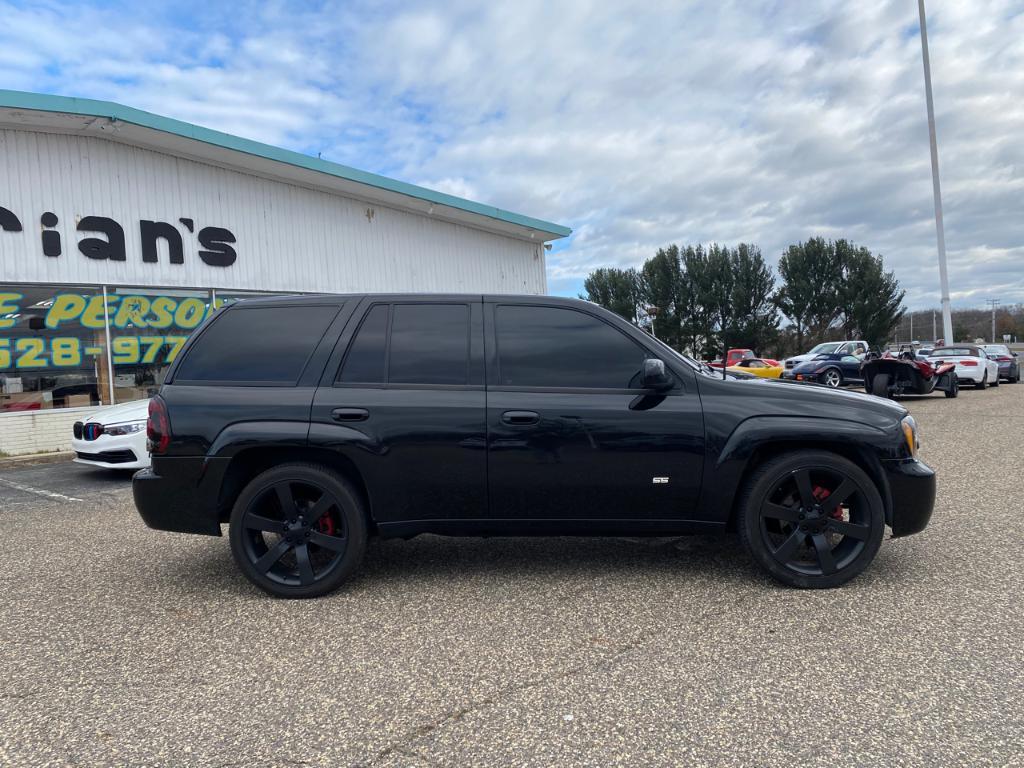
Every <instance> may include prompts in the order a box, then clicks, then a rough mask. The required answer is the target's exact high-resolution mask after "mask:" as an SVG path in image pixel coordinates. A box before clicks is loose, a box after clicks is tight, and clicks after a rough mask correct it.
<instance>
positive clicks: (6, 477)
mask: <svg viewBox="0 0 1024 768" xmlns="http://www.w3.org/2000/svg"><path fill="white" fill-rule="evenodd" d="M904 402H905V403H906V404H907V405H908V406H909V408H910V409H911V411H912V413H913V414H914V415H915V417H917V419H918V422H919V424H920V425H921V429H922V434H923V440H924V445H923V449H922V455H923V458H924V459H925V460H926V461H927V462H928V463H929V464H931V465H932V466H934V467H935V468H936V469H937V470H938V471H939V473H940V476H939V495H938V501H937V507H936V512H935V516H934V517H933V519H932V523H931V525H930V526H929V528H928V529H927V530H926V531H925V532H924V533H922V534H919V535H917V536H914V537H910V538H907V539H900V540H895V541H886V542H885V543H884V544H883V547H882V551H881V553H880V554H879V556H878V558H877V560H876V561H875V563H874V565H873V567H872V568H871V569H870V570H869V571H868V572H867V573H866V574H865V575H864V576H862V577H861V578H859V579H858V580H856V581H854V582H853V583H851V584H849V585H847V586H846V587H844V588H842V589H839V590H832V591H824V592H801V591H794V590H788V589H783V588H779V587H777V586H775V585H774V584H773V583H770V582H769V581H767V580H766V579H765V578H764V577H762V576H761V575H760V574H759V572H758V571H756V570H755V568H754V566H753V565H752V563H751V562H750V561H749V560H748V559H747V557H746V556H745V554H744V553H743V552H742V550H741V549H740V547H739V544H738V542H737V541H736V540H735V539H733V538H725V539H712V538H692V539H683V540H666V539H657V540H652V541H633V540H625V539H603V540H602V539H489V540H483V539H460V540H455V539H444V538H439V537H431V536H425V537H420V538H417V539H413V540H411V541H407V542H403V541H387V542H375V543H373V544H371V547H370V549H369V552H368V554H367V558H366V561H365V565H364V567H363V569H362V571H361V573H360V575H359V576H358V577H357V578H356V580H355V581H354V582H352V583H350V584H349V585H348V586H347V587H346V588H343V589H342V590H341V591H340V592H338V593H336V594H334V595H332V596H330V597H328V598H324V599H320V600H315V601H305V602H287V601H280V600H273V599H271V598H268V597H266V596H264V595H263V594H261V593H258V592H257V591H256V590H255V589H254V588H253V587H251V586H250V585H249V584H248V582H246V581H244V580H243V578H242V577H241V576H240V575H239V574H238V573H237V572H236V570H235V568H234V566H233V564H232V562H231V558H230V554H229V551H228V545H227V540H226V539H215V538H205V537H192V536H181V535H175V534H170V533H160V532H156V531H151V530H148V529H147V528H145V527H144V526H143V524H142V523H141V521H140V520H139V518H138V517H137V515H136V513H135V511H134V507H133V506H132V502H131V496H130V489H129V483H128V482H127V478H126V477H125V476H112V475H109V474H107V473H105V472H97V471H94V470H91V469H87V468H83V467H80V466H77V465H72V464H67V463H62V464H42V465H24V464H7V465H3V466H0V540H2V542H3V559H2V563H3V567H2V569H0V580H2V585H3V588H2V589H3V595H4V597H3V600H2V601H0V679H2V688H0V764H2V765H5V766H17V765H42V764H75V765H175V766H176V765H204V766H272V765H274V766H276V765H282V766H299V765H301V766H337V765H364V766H414V767H415V766H466V765H481V766H484V765H486V766H496V765H517V766H526V765H529V766H533V765H538V766H539V765H559V766H563V765H594V766H598V765H616V764H622V765H654V764H664V765H688V766H701V765H708V766H717V765H722V766H725V765H743V766H783V765H785V766H805V765H806V766H853V765H858V766H859V765H864V766H889V765H899V766H903V765H907V766H917V765H928V766H951V765H964V766H1008V765H1024V709H1022V707H1021V703H1022V692H1024V598H1022V594H1024V535H1022V530H1024V527H1022V525H1021V504H1020V499H1019V494H1018V493H1016V489H1017V488H1019V483H1020V476H1021V472H1022V470H1024V451H1022V450H1021V448H1020V441H1021V437H1022V435H1024V386H1020V385H1018V386H1008V385H1003V386H1001V387H999V388H998V389H990V390H987V391H985V392H977V391H967V390H965V391H963V392H962V393H961V395H960V397H959V399H957V400H955V401H949V400H946V399H945V398H943V397H942V396H941V395H938V396H933V397H928V398H923V399H919V400H910V399H908V400H906V401H904Z"/></svg>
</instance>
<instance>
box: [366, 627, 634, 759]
mask: <svg viewBox="0 0 1024 768" xmlns="http://www.w3.org/2000/svg"><path fill="white" fill-rule="evenodd" d="M653 636H654V635H653V633H652V634H650V635H642V636H640V637H638V638H636V639H635V640H633V641H632V642H629V643H626V644H624V645H620V646H619V647H618V648H616V649H615V650H614V651H613V652H612V653H611V654H610V655H608V656H607V657H605V658H602V659H598V660H597V661H596V662H594V663H581V664H577V665H576V666H573V667H570V668H569V669H564V670H561V671H556V672H551V673H550V674H547V675H542V676H540V677H538V678H534V679H532V680H526V681H524V682H522V683H518V684H514V685H508V686H506V687H504V688H502V689H500V690H498V691H497V692H495V693H494V694H492V695H490V696H485V697H483V698H482V699H479V700H477V701H475V702H472V703H470V704H467V705H465V706H462V707H459V708H458V709H454V710H450V711H448V712H445V713H443V714H442V715H440V716H439V717H437V718H435V719H434V720H431V721H430V722H427V723H423V724H422V725H419V726H417V727H416V728H413V729H412V730H411V731H409V732H408V733H406V734H405V735H404V736H402V737H401V738H400V739H399V740H397V741H395V742H393V743H392V744H389V745H388V746H386V747H385V748H384V749H382V750H380V751H379V752H378V753H377V754H376V755H374V756H373V757H372V758H370V760H369V761H368V762H365V763H356V764H355V766H356V768H371V767H372V766H374V765H377V764H379V763H380V762H381V761H382V760H384V759H386V758H388V757H390V756H391V755H395V754H398V755H402V756H404V757H410V758H415V759H417V760H422V761H423V762H425V763H427V764H428V765H435V763H433V762H432V761H430V760H428V759H427V758H426V757H425V756H424V755H423V754H421V753H420V752H418V751H417V750H416V749H415V748H414V747H413V746H412V744H413V743H415V742H417V741H419V740H422V739H424V738H427V737H429V736H431V735H432V734H434V733H435V732H436V731H438V730H440V729H441V728H443V727H445V726H447V725H453V724H455V723H458V722H459V721H461V720H463V719H464V718H465V717H466V716H467V715H470V714H472V713H473V712H476V711H477V710H480V709H484V708H485V707H490V706H494V705H499V704H501V703H502V702H504V701H506V700H507V699H510V698H511V697H513V696H515V695H516V694H519V693H522V692H523V691H528V690H531V689H533V688H539V687H542V686H545V685H551V684H553V683H560V682H562V681H564V680H568V679H569V678H571V677H575V676H576V675H579V674H583V673H587V672H594V671H602V670H606V669H608V668H610V667H611V666H612V665H613V664H615V663H616V662H617V661H618V660H619V659H621V658H622V657H623V656H625V655H626V654H627V653H630V652H631V651H634V650H636V649H637V648H640V647H641V646H643V644H644V643H645V642H647V641H648V640H649V639H651V638H652V637H653Z"/></svg>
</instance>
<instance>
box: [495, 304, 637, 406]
mask: <svg viewBox="0 0 1024 768" xmlns="http://www.w3.org/2000/svg"><path fill="white" fill-rule="evenodd" d="M496 326H497V327H496V333H497V340H498V368H499V381H500V383H501V384H504V385H506V386H519V387H522V386H527V387H601V388H612V389H626V388H629V387H637V386H639V378H640V376H639V374H640V366H641V364H642V363H643V359H644V357H645V355H644V351H643V349H641V347H640V346H639V345H637V344H635V343H634V342H633V341H631V340H630V339H629V338H628V337H627V336H626V335H625V334H623V333H622V332H621V331H618V330H616V329H615V328H613V327H612V326H610V325H608V324H607V323H604V322H602V321H601V320H598V319H597V318H595V317H592V316H591V315H588V314H585V313H583V312H577V311H576V310H573V309H561V308H556V307H529V306H500V307H498V308H497V310H496Z"/></svg>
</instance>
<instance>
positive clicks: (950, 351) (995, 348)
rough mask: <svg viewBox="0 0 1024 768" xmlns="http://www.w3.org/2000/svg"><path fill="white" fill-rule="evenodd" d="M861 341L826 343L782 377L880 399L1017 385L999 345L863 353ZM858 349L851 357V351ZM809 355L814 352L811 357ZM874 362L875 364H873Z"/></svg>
mask: <svg viewBox="0 0 1024 768" xmlns="http://www.w3.org/2000/svg"><path fill="white" fill-rule="evenodd" d="M863 345H864V342H860V341H852V342H828V343H826V344H819V345H818V346H817V347H815V348H814V349H812V350H811V352H809V353H807V354H805V355H796V356H794V357H790V358H787V359H786V360H785V362H784V366H785V369H784V371H783V373H782V378H784V379H791V380H794V381H804V382H813V383H817V384H823V385H825V386H828V387H832V388H836V387H842V386H848V385H852V386H863V387H864V388H865V390H866V391H868V392H869V393H871V394H876V395H879V396H883V397H891V396H893V395H901V394H928V393H930V392H932V391H933V390H935V389H938V390H941V391H943V392H944V393H945V394H946V397H956V396H957V393H958V391H959V387H960V386H961V385H963V384H970V385H971V386H974V387H976V388H979V389H984V388H986V387H997V386H999V382H1000V381H1006V382H1008V383H1011V384H1016V383H1017V382H1019V381H1020V363H1019V361H1018V359H1017V353H1015V352H1012V351H1010V349H1009V347H1007V346H1006V345H1003V344H988V345H984V346H979V345H977V344H955V345H945V346H940V347H927V348H922V349H919V350H916V351H915V350H913V349H910V348H903V349H901V350H900V351H899V352H898V353H896V354H893V353H891V352H886V353H884V354H878V353H871V352H868V351H867V349H866V347H865V346H863ZM853 349H857V350H864V351H863V352H858V353H856V354H853V353H851V350H853ZM815 350H818V351H817V352H815ZM875 361H877V362H875Z"/></svg>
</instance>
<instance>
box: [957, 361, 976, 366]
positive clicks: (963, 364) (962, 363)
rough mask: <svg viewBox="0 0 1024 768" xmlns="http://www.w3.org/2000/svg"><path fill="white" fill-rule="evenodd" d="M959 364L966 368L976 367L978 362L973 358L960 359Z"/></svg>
mask: <svg viewBox="0 0 1024 768" xmlns="http://www.w3.org/2000/svg"><path fill="white" fill-rule="evenodd" d="M960 365H962V366H965V367H967V368H976V367H977V366H978V364H977V363H976V362H975V361H974V360H961V361H960Z"/></svg>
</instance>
